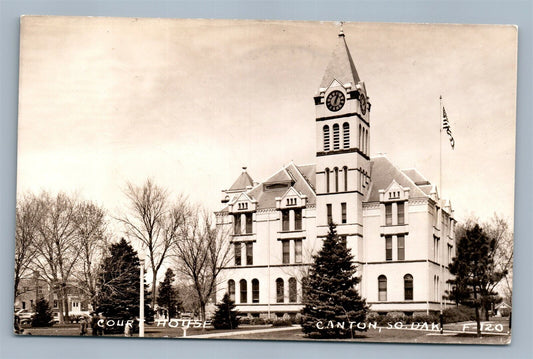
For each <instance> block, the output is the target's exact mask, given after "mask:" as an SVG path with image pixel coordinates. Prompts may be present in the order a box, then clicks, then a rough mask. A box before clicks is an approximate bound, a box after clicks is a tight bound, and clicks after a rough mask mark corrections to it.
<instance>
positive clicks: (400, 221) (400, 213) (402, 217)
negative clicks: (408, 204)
mask: <svg viewBox="0 0 533 359" xmlns="http://www.w3.org/2000/svg"><path fill="white" fill-rule="evenodd" d="M398 224H405V204H404V203H403V202H400V203H398Z"/></svg>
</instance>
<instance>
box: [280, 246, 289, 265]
mask: <svg viewBox="0 0 533 359" xmlns="http://www.w3.org/2000/svg"><path fill="white" fill-rule="evenodd" d="M281 246H282V250H283V253H282V256H283V259H282V263H283V264H288V263H289V262H290V242H289V241H282V242H281Z"/></svg>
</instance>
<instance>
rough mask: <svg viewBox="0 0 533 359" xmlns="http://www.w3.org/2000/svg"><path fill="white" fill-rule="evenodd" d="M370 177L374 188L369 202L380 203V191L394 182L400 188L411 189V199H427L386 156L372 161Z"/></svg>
mask: <svg viewBox="0 0 533 359" xmlns="http://www.w3.org/2000/svg"><path fill="white" fill-rule="evenodd" d="M370 177H371V178H372V187H371V189H370V193H369V195H368V197H367V199H366V201H367V202H377V201H379V190H380V189H383V190H384V189H386V188H388V187H389V185H390V184H391V182H392V181H396V182H397V183H398V184H399V185H400V186H402V187H407V188H409V189H410V194H409V196H410V197H426V194H425V193H424V191H422V190H421V189H420V188H418V186H417V185H416V184H415V182H414V181H413V180H412V179H411V178H410V177H409V176H407V175H406V174H405V173H404V172H402V171H400V169H398V168H397V167H396V166H394V165H393V164H392V162H391V161H389V159H388V158H387V157H385V156H378V157H373V158H372V159H371V161H370Z"/></svg>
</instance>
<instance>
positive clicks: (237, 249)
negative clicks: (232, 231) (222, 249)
mask: <svg viewBox="0 0 533 359" xmlns="http://www.w3.org/2000/svg"><path fill="white" fill-rule="evenodd" d="M233 248H234V250H235V255H234V257H235V265H236V266H240V265H241V244H240V243H233Z"/></svg>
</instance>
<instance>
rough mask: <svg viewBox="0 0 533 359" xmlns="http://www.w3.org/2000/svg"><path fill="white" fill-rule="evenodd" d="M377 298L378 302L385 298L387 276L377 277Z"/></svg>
mask: <svg viewBox="0 0 533 359" xmlns="http://www.w3.org/2000/svg"><path fill="white" fill-rule="evenodd" d="M378 300H379V301H380V302H384V301H386V300H387V277H385V276H384V275H380V276H379V277H378Z"/></svg>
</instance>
